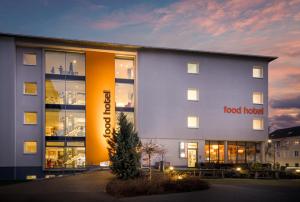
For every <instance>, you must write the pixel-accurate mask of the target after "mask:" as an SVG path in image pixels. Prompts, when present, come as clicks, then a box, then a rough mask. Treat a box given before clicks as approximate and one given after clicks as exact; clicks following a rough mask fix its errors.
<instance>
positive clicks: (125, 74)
mask: <svg viewBox="0 0 300 202" xmlns="http://www.w3.org/2000/svg"><path fill="white" fill-rule="evenodd" d="M115 77H116V80H115V81H116V84H115V102H116V117H118V115H119V114H120V113H121V112H123V113H124V114H125V115H126V116H127V119H128V120H129V121H130V122H132V123H133V124H134V123H135V118H134V105H135V101H134V100H135V97H134V94H135V93H134V90H135V89H134V82H135V80H134V78H135V60H134V58H124V57H121V58H119V57H117V58H115ZM116 127H118V123H116Z"/></svg>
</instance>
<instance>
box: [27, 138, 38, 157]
mask: <svg viewBox="0 0 300 202" xmlns="http://www.w3.org/2000/svg"><path fill="white" fill-rule="evenodd" d="M36 152H37V142H35V141H26V142H24V154H35V153H36Z"/></svg>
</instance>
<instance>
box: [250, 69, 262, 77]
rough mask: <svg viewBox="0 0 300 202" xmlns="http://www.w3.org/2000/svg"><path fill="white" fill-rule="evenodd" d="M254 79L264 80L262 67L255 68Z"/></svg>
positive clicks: (253, 71)
mask: <svg viewBox="0 0 300 202" xmlns="http://www.w3.org/2000/svg"><path fill="white" fill-rule="evenodd" d="M252 76H253V78H263V77H264V75H263V68H262V67H260V66H254V67H253V70H252Z"/></svg>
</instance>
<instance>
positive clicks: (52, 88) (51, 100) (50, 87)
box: [45, 80, 65, 104]
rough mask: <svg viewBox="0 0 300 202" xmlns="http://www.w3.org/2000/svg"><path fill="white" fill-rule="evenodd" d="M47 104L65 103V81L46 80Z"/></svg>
mask: <svg viewBox="0 0 300 202" xmlns="http://www.w3.org/2000/svg"><path fill="white" fill-rule="evenodd" d="M45 102H46V104H65V81H62V80H46V97H45Z"/></svg>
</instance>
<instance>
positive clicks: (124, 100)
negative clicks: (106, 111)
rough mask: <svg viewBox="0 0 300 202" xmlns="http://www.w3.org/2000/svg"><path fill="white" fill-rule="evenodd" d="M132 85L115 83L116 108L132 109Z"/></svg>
mask: <svg viewBox="0 0 300 202" xmlns="http://www.w3.org/2000/svg"><path fill="white" fill-rule="evenodd" d="M133 87H134V86H133V84H127V83H116V106H117V107H133V106H134V96H133V95H134V93H133Z"/></svg>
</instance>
